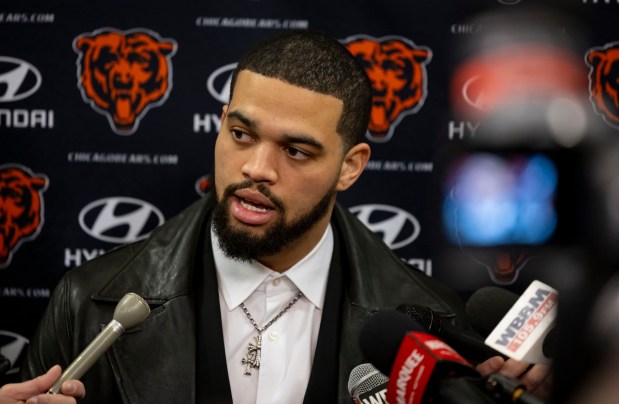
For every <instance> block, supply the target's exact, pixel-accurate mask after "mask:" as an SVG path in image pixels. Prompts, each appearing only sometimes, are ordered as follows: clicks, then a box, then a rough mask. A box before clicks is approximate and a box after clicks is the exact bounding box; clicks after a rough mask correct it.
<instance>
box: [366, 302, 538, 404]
mask: <svg viewBox="0 0 619 404" xmlns="http://www.w3.org/2000/svg"><path fill="white" fill-rule="evenodd" d="M423 330H424V329H423V328H422V326H421V325H420V324H419V323H417V322H416V321H415V320H413V319H411V318H410V317H408V316H406V315H405V314H403V313H401V312H399V311H396V310H383V311H379V312H378V313H376V314H375V315H374V316H373V317H371V318H370V319H369V320H368V321H367V322H366V323H365V325H364V327H363V328H362V330H361V333H360V334H359V344H360V348H361V351H362V352H363V354H364V355H365V356H366V357H367V358H368V359H369V360H370V362H372V364H373V365H374V366H375V367H376V368H377V369H378V370H380V371H381V372H382V373H384V374H385V375H390V376H389V382H388V385H387V395H386V398H387V402H388V403H390V404H405V403H406V404H422V403H441V404H486V403H487V404H497V403H522V404H525V403H527V404H533V403H535V404H539V403H541V402H540V401H539V400H538V399H536V398H535V397H533V396H531V395H530V394H527V393H526V392H525V391H524V387H523V386H522V385H521V384H520V382H519V381H518V380H514V379H508V378H504V377H498V375H492V376H490V377H488V378H482V377H481V376H480V375H479V373H478V372H477V371H476V370H475V369H474V368H473V367H472V366H471V365H470V364H469V362H468V361H467V360H466V359H464V358H463V357H462V356H461V355H460V354H458V353H457V352H456V351H455V350H454V349H453V348H451V347H450V346H449V345H448V344H446V343H445V342H443V341H442V340H440V339H438V338H437V337H435V336H433V335H430V334H427V333H425V332H423Z"/></svg>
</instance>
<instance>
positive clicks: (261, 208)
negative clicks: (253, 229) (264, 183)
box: [230, 189, 276, 225]
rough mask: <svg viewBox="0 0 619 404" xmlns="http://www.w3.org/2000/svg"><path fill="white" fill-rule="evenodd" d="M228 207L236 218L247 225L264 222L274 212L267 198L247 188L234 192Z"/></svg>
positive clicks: (267, 220)
mask: <svg viewBox="0 0 619 404" xmlns="http://www.w3.org/2000/svg"><path fill="white" fill-rule="evenodd" d="M230 207H231V213H232V216H233V217H234V218H235V219H236V220H238V221H240V222H242V223H245V224H249V225H261V224H265V223H267V222H269V221H270V220H271V219H272V218H273V216H275V212H276V211H275V206H274V205H273V203H272V202H271V201H270V200H269V198H267V197H266V196H264V195H262V194H261V193H259V192H255V191H252V190H249V189H242V190H239V191H237V192H235V193H234V196H233V197H232V203H231V204H230Z"/></svg>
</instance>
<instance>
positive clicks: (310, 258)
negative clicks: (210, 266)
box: [211, 224, 333, 310]
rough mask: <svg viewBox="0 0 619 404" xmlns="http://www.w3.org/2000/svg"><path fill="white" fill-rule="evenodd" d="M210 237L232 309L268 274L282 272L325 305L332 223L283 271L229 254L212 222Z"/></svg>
mask: <svg viewBox="0 0 619 404" xmlns="http://www.w3.org/2000/svg"><path fill="white" fill-rule="evenodd" d="M211 241H212V242H211V244H212V248H213V258H214V260H215V268H216V271H217V279H218V282H219V290H220V291H221V293H222V295H223V298H224V300H225V302H226V305H227V306H228V309H229V310H233V309H234V308H236V307H237V306H239V305H240V304H241V303H242V302H244V301H245V300H246V299H247V298H248V297H249V296H250V295H251V294H252V293H253V292H254V291H255V290H256V288H258V286H260V284H261V283H262V282H264V281H265V280H266V278H268V277H272V278H273V279H274V278H279V277H282V276H285V277H288V279H290V280H291V281H292V282H293V283H294V284H295V286H296V287H297V288H298V289H299V290H300V291H301V292H303V294H304V295H305V297H306V298H307V299H308V300H309V301H310V302H312V304H313V305H314V306H316V307H317V308H318V309H322V306H323V303H324V300H325V293H326V290H327V278H328V275H329V268H330V266H331V257H332V255H333V229H332V228H331V224H329V225H328V226H327V229H326V230H325V233H324V234H323V236H322V238H321V239H320V241H319V242H318V244H316V246H315V247H314V248H313V249H312V251H310V252H309V254H307V255H306V256H305V257H303V259H301V260H300V261H299V262H297V263H296V264H295V265H293V266H292V267H291V268H290V269H288V270H287V271H285V272H284V273H282V274H280V273H278V272H276V271H273V270H272V269H270V268H268V267H266V266H264V265H262V264H261V263H259V262H258V261H256V260H251V261H237V260H233V259H231V258H228V257H226V256H225V255H224V253H223V251H222V250H221V247H220V246H219V239H218V237H217V235H216V234H215V232H214V230H213V227H212V226H211Z"/></svg>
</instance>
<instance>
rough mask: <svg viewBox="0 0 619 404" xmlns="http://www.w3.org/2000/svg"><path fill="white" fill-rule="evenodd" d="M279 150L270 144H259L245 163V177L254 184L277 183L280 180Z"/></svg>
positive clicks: (249, 153) (243, 167) (250, 152)
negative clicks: (278, 166)
mask: <svg viewBox="0 0 619 404" xmlns="http://www.w3.org/2000/svg"><path fill="white" fill-rule="evenodd" d="M277 151H278V150H277V148H276V147H275V146H273V145H269V144H259V145H256V146H255V147H253V148H252V150H251V151H249V152H248V158H247V160H246V161H245V162H244V163H243V166H242V171H243V176H245V177H246V178H248V179H250V180H252V181H254V182H267V183H275V182H276V181H277V178H278V169H277V165H278V159H277Z"/></svg>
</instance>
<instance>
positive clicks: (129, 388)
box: [108, 296, 195, 403]
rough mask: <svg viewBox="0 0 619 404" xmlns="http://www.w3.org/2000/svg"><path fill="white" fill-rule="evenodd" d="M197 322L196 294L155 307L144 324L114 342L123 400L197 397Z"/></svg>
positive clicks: (112, 354)
mask: <svg viewBox="0 0 619 404" xmlns="http://www.w3.org/2000/svg"><path fill="white" fill-rule="evenodd" d="M194 324H195V321H194V317H193V301H192V299H190V298H189V297H187V296H185V297H179V298H177V299H174V300H173V301H170V302H168V303H167V304H165V305H161V306H159V307H156V308H154V310H152V311H151V315H150V317H149V318H148V319H147V320H146V321H144V323H142V324H141V325H140V326H138V327H136V328H135V329H131V330H128V331H127V332H125V333H124V334H123V335H122V336H121V337H120V338H119V339H118V340H117V341H116V342H115V343H114V345H112V348H111V349H110V350H109V351H108V359H109V361H110V363H111V366H112V368H113V371H114V375H115V378H116V381H117V383H118V388H119V391H120V394H121V396H122V397H123V401H125V402H126V403H171V402H183V403H189V402H194V401H195V400H194V392H195V326H194ZM178 325H182V328H179V327H178ZM128 358H134V359H132V360H131V359H128ZM135 358H139V359H135ZM172 381H173V382H172ZM155 386H156V388H154V387H155Z"/></svg>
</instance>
